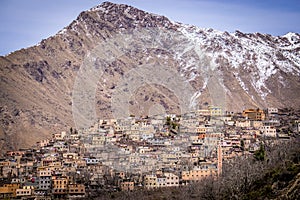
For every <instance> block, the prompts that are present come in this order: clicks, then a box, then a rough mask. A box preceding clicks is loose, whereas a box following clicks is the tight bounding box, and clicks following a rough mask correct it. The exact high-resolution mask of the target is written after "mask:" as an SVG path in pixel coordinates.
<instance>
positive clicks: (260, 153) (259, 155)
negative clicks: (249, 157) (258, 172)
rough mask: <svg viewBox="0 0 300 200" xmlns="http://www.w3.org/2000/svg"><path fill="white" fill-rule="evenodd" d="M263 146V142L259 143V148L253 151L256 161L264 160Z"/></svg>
mask: <svg viewBox="0 0 300 200" xmlns="http://www.w3.org/2000/svg"><path fill="white" fill-rule="evenodd" d="M265 155H266V153H265V148H264V146H263V144H260V148H259V150H257V151H255V152H254V158H255V159H256V160H258V161H264V160H265Z"/></svg>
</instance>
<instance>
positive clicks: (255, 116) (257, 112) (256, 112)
mask: <svg viewBox="0 0 300 200" xmlns="http://www.w3.org/2000/svg"><path fill="white" fill-rule="evenodd" d="M243 116H244V117H246V118H248V119H250V120H258V121H261V120H265V119H266V115H265V113H264V111H263V110H261V109H259V108H257V109H247V110H244V111H243Z"/></svg>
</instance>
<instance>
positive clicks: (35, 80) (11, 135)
mask: <svg viewBox="0 0 300 200" xmlns="http://www.w3.org/2000/svg"><path fill="white" fill-rule="evenodd" d="M0 66H1V67H0V79H1V83H0V95H1V107H0V116H1V118H0V120H1V123H0V124H1V129H0V146H1V147H3V148H2V150H7V149H13V148H20V147H25V146H28V145H32V144H33V143H34V142H36V141H38V140H40V139H42V138H45V137H49V136H50V134H51V133H54V132H56V131H60V130H63V129H65V130H68V129H69V128H70V127H74V126H75V125H76V126H78V127H84V126H88V125H90V124H91V122H92V121H93V120H94V119H95V118H104V117H105V118H109V117H119V116H117V115H120V117H123V115H125V116H126V115H127V114H136V115H143V114H149V113H151V112H156V108H159V109H160V110H166V111H169V112H173V113H174V112H177V113H180V112H184V111H186V110H187V109H195V108H197V107H203V106H205V105H207V104H214V105H220V106H222V107H223V108H224V110H235V111H237V110H242V109H244V108H248V107H261V108H264V107H270V106H276V107H297V108H299V105H300V98H299V96H300V95H299V88H300V35H299V34H298V33H288V34H286V35H284V36H278V37H274V36H271V35H267V34H260V33H253V34H245V33H241V32H239V31H236V32H234V33H228V32H220V31H216V30H213V29H202V28H198V27H195V26H189V25H183V24H181V23H177V22H172V21H170V20H169V19H167V18H166V17H163V16H158V15H154V14H150V13H147V12H144V11H141V10H138V9H136V8H133V7H131V6H127V5H118V4H113V3H109V2H105V3H103V4H101V5H99V6H96V7H94V8H92V9H90V10H88V11H84V12H82V13H81V14H80V15H79V16H78V18H77V19H76V20H74V21H73V22H72V23H71V24H70V25H69V26H67V27H65V28H64V29H63V30H62V31H60V32H59V33H57V34H56V35H54V36H52V37H50V38H48V39H45V40H42V41H41V42H40V43H39V44H38V45H36V46H33V47H30V48H27V49H21V50H19V51H16V52H13V53H11V54H9V55H7V56H4V57H0ZM149 77H150V78H149ZM130 80H133V81H132V82H130ZM124 113H125V114H124Z"/></svg>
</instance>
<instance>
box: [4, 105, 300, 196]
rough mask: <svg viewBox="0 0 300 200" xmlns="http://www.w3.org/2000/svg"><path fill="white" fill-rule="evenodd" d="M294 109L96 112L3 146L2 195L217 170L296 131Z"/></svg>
mask: <svg viewBox="0 0 300 200" xmlns="http://www.w3.org/2000/svg"><path fill="white" fill-rule="evenodd" d="M299 117H300V116H299V113H297V112H295V111H293V110H290V109H277V108H268V109H266V110H261V109H258V108H257V109H247V110H244V111H243V112H242V113H232V112H228V111H223V110H222V109H221V108H220V107H217V106H209V107H208V108H207V109H200V110H197V111H195V112H191V113H186V114H183V115H166V116H153V117H148V116H144V117H135V116H130V117H128V118H126V119H109V120H103V119H101V120H99V121H98V122H97V123H96V124H95V125H94V126H93V127H90V128H89V129H84V130H76V129H73V128H70V130H67V131H64V132H61V133H55V134H53V135H52V137H51V138H49V139H45V140H43V141H40V142H38V143H37V144H36V145H34V146H33V147H32V148H30V149H20V150H18V151H9V152H7V153H6V155H5V156H4V157H3V158H1V160H0V198H17V199H37V200H42V199H43V200H46V199H53V198H69V199H72V198H83V197H89V196H93V195H95V194H97V193H99V192H114V191H119V190H122V191H131V190H136V189H140V188H148V189H151V188H159V187H177V186H181V185H188V184H189V183H191V182H195V181H199V180H202V179H204V178H206V177H215V178H217V177H218V176H219V175H220V174H221V173H222V164H223V162H227V161H229V160H230V159H232V158H234V157H237V156H252V155H255V152H257V151H260V150H261V148H262V147H263V145H264V142H265V141H269V142H272V143H276V142H277V141H279V140H289V138H290V137H293V136H294V135H295V134H299V131H300V123H299V122H300V121H299Z"/></svg>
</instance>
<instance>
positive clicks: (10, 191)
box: [0, 183, 20, 198]
mask: <svg viewBox="0 0 300 200" xmlns="http://www.w3.org/2000/svg"><path fill="white" fill-rule="evenodd" d="M19 188H20V184H19V183H12V184H4V185H3V186H2V187H0V197H1V198H14V197H16V191H17V189H19Z"/></svg>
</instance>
